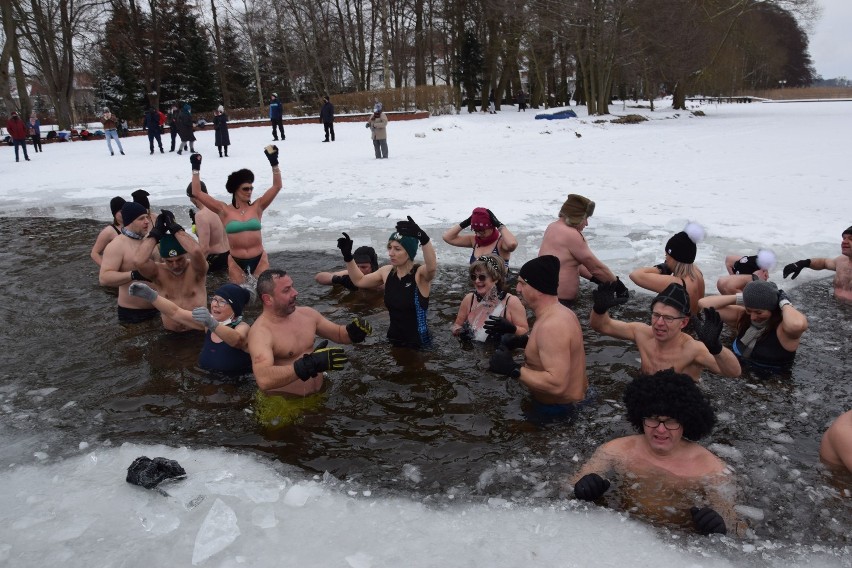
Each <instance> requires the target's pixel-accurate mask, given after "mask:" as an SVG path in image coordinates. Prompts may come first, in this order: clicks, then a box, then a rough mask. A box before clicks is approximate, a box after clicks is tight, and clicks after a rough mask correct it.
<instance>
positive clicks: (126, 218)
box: [121, 201, 146, 227]
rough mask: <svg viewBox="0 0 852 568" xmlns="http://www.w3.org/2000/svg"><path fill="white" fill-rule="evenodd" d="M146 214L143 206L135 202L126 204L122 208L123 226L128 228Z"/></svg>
mask: <svg viewBox="0 0 852 568" xmlns="http://www.w3.org/2000/svg"><path fill="white" fill-rule="evenodd" d="M145 213H146V211H145V208H144V207H142V205H141V204H139V203H136V202H135V201H131V202H130V203H125V204H124V205H123V206H122V207H121V224H122V225H124V226H125V227H126V226H128V225H129V224H130V223H132V222H133V221H135V220H136V219H138V218H139V217H141V216H142V215H145Z"/></svg>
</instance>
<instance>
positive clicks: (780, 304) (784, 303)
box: [778, 298, 793, 310]
mask: <svg viewBox="0 0 852 568" xmlns="http://www.w3.org/2000/svg"><path fill="white" fill-rule="evenodd" d="M792 305H793V302H791V301H790V300H788V299H786V298H784V299H783V300H781V301H780V302H778V309H779V310H780V309H781V308H783V307H784V306H792Z"/></svg>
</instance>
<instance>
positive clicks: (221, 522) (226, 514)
mask: <svg viewBox="0 0 852 568" xmlns="http://www.w3.org/2000/svg"><path fill="white" fill-rule="evenodd" d="M238 536H240V527H239V526H238V525H237V515H236V513H234V510H233V509H231V508H230V507H228V506H227V505H225V503H224V502H222V500H221V499H216V501H215V502H214V503H213V506H212V507H210V511H209V512H208V513H207V517H205V518H204V522H203V523H201V528H199V529H198V534H197V535H196V536H195V548H194V549H193V550H192V564H193V566H196V565H198V564H199V563H201V562H204V561H205V560H207V559H208V558H210V557H211V556H213V555H214V554H217V553H219V552H221V551H223V550H225V549H226V548H228V547H229V546H230V545H231V543H233V542H234V541H235V540H237V537H238Z"/></svg>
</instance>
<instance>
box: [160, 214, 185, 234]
mask: <svg viewBox="0 0 852 568" xmlns="http://www.w3.org/2000/svg"><path fill="white" fill-rule="evenodd" d="M160 216H161V217H163V218H164V220H163V222H164V223H165V225H166V227H167V228H168V230H169V232H170V233H171V234H173V235H177V234H178V231H183V227H181V226H180V225H179V224H178V222H177V221H175V214H174V213H172V212H171V211H169V210H168V209H163V211H162V213H160Z"/></svg>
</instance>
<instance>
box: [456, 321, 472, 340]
mask: <svg viewBox="0 0 852 568" xmlns="http://www.w3.org/2000/svg"><path fill="white" fill-rule="evenodd" d="M458 337H459V340H460V341H473V338H474V333H473V327H472V326H471V325H470V322H469V321H466V322H464V323H463V324H462V326H461V329H459V335H458Z"/></svg>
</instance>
